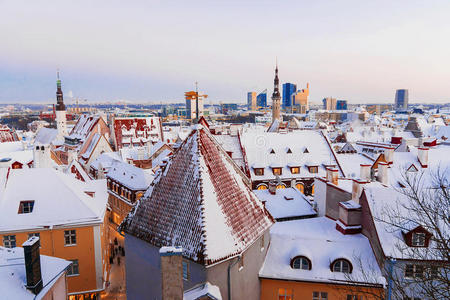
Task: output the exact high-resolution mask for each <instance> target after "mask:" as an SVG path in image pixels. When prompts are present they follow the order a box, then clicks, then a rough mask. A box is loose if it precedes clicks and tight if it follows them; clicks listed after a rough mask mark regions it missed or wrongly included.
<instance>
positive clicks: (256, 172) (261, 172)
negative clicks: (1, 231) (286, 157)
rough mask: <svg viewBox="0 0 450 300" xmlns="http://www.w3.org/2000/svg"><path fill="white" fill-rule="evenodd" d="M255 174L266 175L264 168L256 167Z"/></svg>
mask: <svg viewBox="0 0 450 300" xmlns="http://www.w3.org/2000/svg"><path fill="white" fill-rule="evenodd" d="M254 170H255V175H256V176H263V175H264V168H255V169H254Z"/></svg>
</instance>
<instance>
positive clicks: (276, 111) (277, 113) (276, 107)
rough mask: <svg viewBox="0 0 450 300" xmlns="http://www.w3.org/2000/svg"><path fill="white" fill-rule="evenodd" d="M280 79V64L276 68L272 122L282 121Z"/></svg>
mask: <svg viewBox="0 0 450 300" xmlns="http://www.w3.org/2000/svg"><path fill="white" fill-rule="evenodd" d="M279 85H280V82H279V79H278V62H277V63H276V67H275V79H274V80H273V94H272V122H274V121H275V120H278V121H281V107H280V106H281V96H280V89H279Z"/></svg>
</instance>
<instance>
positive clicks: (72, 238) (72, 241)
mask: <svg viewBox="0 0 450 300" xmlns="http://www.w3.org/2000/svg"><path fill="white" fill-rule="evenodd" d="M76 244H77V234H76V232H75V230H74V229H73V230H65V231H64V245H66V246H70V245H76Z"/></svg>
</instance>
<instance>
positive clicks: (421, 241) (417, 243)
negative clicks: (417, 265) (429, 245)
mask: <svg viewBox="0 0 450 300" xmlns="http://www.w3.org/2000/svg"><path fill="white" fill-rule="evenodd" d="M411 245H412V246H413V247H425V233H423V232H414V233H413V234H412V239H411Z"/></svg>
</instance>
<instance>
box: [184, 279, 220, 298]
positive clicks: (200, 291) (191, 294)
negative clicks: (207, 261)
mask: <svg viewBox="0 0 450 300" xmlns="http://www.w3.org/2000/svg"><path fill="white" fill-rule="evenodd" d="M205 296H208V297H209V298H211V299H214V300H222V295H221V293H220V289H219V287H218V286H216V285H212V284H211V283H209V282H205V283H201V284H199V285H197V286H194V287H193V288H191V289H189V290H187V291H185V292H184V294H183V300H198V299H204V298H203V297H205ZM209 298H208V299H209Z"/></svg>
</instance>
